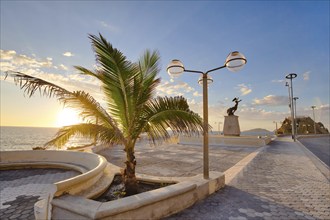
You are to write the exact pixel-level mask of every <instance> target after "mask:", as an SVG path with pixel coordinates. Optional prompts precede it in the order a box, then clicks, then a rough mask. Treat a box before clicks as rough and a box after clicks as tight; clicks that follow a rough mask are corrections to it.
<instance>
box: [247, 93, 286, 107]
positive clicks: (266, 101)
mask: <svg viewBox="0 0 330 220" xmlns="http://www.w3.org/2000/svg"><path fill="white" fill-rule="evenodd" d="M288 102H289V101H288V97H287V96H276V95H268V96H265V97H263V98H262V99H257V98H255V99H254V100H253V103H252V105H267V106H281V105H288Z"/></svg>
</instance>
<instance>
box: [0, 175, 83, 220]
mask: <svg viewBox="0 0 330 220" xmlns="http://www.w3.org/2000/svg"><path fill="white" fill-rule="evenodd" d="M78 174H79V173H78V172H76V171H67V170H62V169H27V170H1V171H0V219H1V220H12V219H15V220H17V219H21V220H32V219H35V218H34V209H33V208H34V203H36V202H37V201H39V200H40V199H43V198H46V196H48V193H47V192H48V191H49V190H50V189H51V188H52V187H53V184H52V183H56V182H58V181H61V180H65V179H69V178H71V177H73V176H76V175H78Z"/></svg>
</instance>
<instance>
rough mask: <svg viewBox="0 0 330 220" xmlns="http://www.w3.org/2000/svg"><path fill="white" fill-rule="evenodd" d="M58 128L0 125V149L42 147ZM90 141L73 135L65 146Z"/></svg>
mask: <svg viewBox="0 0 330 220" xmlns="http://www.w3.org/2000/svg"><path fill="white" fill-rule="evenodd" d="M57 131H58V128H40V127H6V126H1V127H0V151H10V150H32V148H34V147H42V146H43V145H44V144H45V143H46V142H48V141H50V140H51V139H52V138H54V137H55V135H56V133H57ZM91 142H92V141H90V140H87V139H83V138H79V137H74V138H72V139H71V140H70V141H69V142H68V143H67V144H66V145H65V146H64V149H65V148H66V147H67V146H78V145H84V144H89V143H91Z"/></svg>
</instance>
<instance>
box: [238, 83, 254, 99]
mask: <svg viewBox="0 0 330 220" xmlns="http://www.w3.org/2000/svg"><path fill="white" fill-rule="evenodd" d="M249 87H250V85H249V86H247V85H245V84H244V83H243V84H239V85H237V88H238V89H239V91H240V92H241V95H242V96H245V95H247V94H249V93H251V92H252V89H251V88H249Z"/></svg>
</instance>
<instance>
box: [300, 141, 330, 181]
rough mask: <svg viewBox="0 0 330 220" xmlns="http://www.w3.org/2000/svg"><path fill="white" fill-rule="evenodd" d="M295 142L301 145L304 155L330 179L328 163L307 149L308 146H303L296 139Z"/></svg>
mask: <svg viewBox="0 0 330 220" xmlns="http://www.w3.org/2000/svg"><path fill="white" fill-rule="evenodd" d="M296 143H297V144H298V145H299V146H300V147H301V149H302V150H303V151H304V153H305V154H306V156H307V157H308V158H309V159H310V160H311V161H312V162H313V164H314V165H315V167H316V168H317V169H318V170H319V171H320V172H321V173H322V174H323V176H325V177H326V178H327V179H328V181H330V169H329V167H328V165H326V164H325V163H324V162H323V161H322V160H320V159H319V158H318V157H317V156H315V154H313V153H312V152H311V151H310V150H308V148H307V147H305V145H303V144H302V143H301V142H300V141H299V140H298V139H297V141H296Z"/></svg>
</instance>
